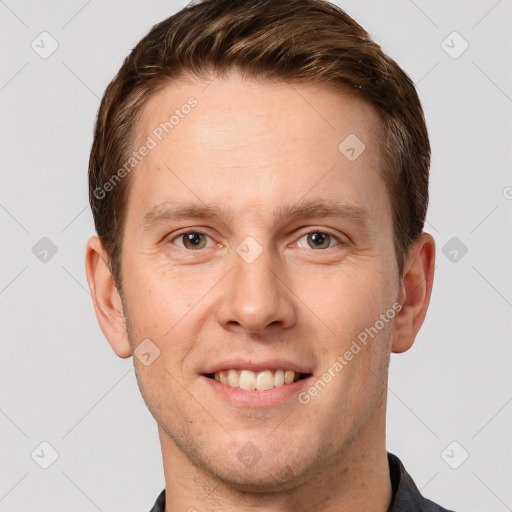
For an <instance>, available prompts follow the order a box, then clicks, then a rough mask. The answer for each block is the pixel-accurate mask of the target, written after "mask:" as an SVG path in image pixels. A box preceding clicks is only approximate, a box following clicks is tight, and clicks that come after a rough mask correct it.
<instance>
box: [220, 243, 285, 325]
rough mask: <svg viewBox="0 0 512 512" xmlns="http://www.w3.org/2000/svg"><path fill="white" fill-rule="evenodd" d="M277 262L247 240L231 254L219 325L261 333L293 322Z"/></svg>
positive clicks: (272, 256)
mask: <svg viewBox="0 0 512 512" xmlns="http://www.w3.org/2000/svg"><path fill="white" fill-rule="evenodd" d="M279 266H280V265H279V262H278V261H277V257H276V256H275V255H274V254H273V253H272V251H271V249H270V248H267V247H265V248H264V247H263V246H262V245H260V244H259V243H258V242H257V241H256V240H255V239H254V238H251V237H248V238H247V239H245V240H244V241H242V243H240V244H239V245H238V247H237V248H236V254H235V253H234V254H233V267H234V268H233V271H232V272H230V273H229V278H230V280H231V283H230V286H229V292H228V293H227V294H225V295H224V297H223V304H222V306H221V308H220V312H219V315H220V316H219V321H220V322H222V323H223V324H224V325H234V324H239V325H240V326H242V327H244V328H245V329H246V330H247V331H249V332H261V331H263V330H264V329H265V328H266V327H267V326H269V325H270V324H275V323H279V324H281V325H282V326H283V327H287V326H290V325H291V324H292V323H293V322H294V321H295V310H294V305H293V301H292V297H291V294H290V291H289V290H288V288H287V287H286V286H285V285H284V283H283V280H282V278H280V277H279V271H278V270H276V269H279Z"/></svg>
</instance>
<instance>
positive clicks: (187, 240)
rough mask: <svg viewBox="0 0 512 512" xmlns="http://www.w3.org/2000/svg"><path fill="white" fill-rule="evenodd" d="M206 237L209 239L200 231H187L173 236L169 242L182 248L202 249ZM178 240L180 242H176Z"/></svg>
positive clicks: (206, 240) (205, 242) (207, 237)
mask: <svg viewBox="0 0 512 512" xmlns="http://www.w3.org/2000/svg"><path fill="white" fill-rule="evenodd" d="M208 239H210V240H211V238H210V237H209V236H208V235H206V234H205V233H201V232H200V231H188V232H186V233H181V234H179V235H178V236H176V237H174V238H173V239H172V240H171V243H173V244H175V245H177V246H178V247H181V248H183V249H189V250H192V251H195V250H197V249H204V248H205V247H206V244H207V243H208ZM178 241H180V242H181V244H179V243H177V242H178Z"/></svg>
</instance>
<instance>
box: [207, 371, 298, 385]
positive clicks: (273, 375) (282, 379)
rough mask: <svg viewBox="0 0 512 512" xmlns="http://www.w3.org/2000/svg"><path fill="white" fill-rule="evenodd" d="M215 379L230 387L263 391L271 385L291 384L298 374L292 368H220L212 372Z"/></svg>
mask: <svg viewBox="0 0 512 512" xmlns="http://www.w3.org/2000/svg"><path fill="white" fill-rule="evenodd" d="M214 378H215V380H216V381H220V382H221V384H226V385H227V386H230V387H232V388H240V389H246V390H251V389H257V390H259V391H265V390H267V389H272V388H273V387H276V388H278V387H281V386H283V385H285V384H291V383H292V382H294V381H295V380H298V378H299V374H298V373H297V374H295V372H294V371H293V370H262V371H260V372H253V371H251V370H236V369H233V368H231V369H229V370H221V371H220V372H216V373H215V374H214Z"/></svg>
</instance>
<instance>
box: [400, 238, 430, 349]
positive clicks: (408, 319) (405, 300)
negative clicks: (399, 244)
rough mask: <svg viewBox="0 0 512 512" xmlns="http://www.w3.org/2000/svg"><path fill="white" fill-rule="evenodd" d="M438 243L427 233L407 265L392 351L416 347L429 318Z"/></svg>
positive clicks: (410, 254)
mask: <svg viewBox="0 0 512 512" xmlns="http://www.w3.org/2000/svg"><path fill="white" fill-rule="evenodd" d="M434 266H435V241H434V238H433V237H432V235H430V234H428V233H423V234H422V235H421V236H420V237H419V238H418V239H417V240H416V241H415V242H414V244H413V246H412V247H411V250H410V251H409V255H408V258H407V262H406V264H405V270H404V276H403V280H402V287H401V290H400V300H401V301H400V303H401V304H402V309H401V310H400V313H399V314H398V315H397V317H396V319H395V325H394V333H393V343H392V346H391V351H392V352H395V353H400V352H405V351H406V350H409V349H410V348H411V347H412V344H413V343H414V340H415V338H416V335H417V334H418V331H419V330H420V328H421V326H422V324H423V321H424V319H425V315H426V314H427V309H428V305H429V303H430V296H431V293H432V285H433V281H434Z"/></svg>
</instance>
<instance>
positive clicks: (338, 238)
mask: <svg viewBox="0 0 512 512" xmlns="http://www.w3.org/2000/svg"><path fill="white" fill-rule="evenodd" d="M313 233H321V234H324V235H329V236H330V237H331V241H332V240H335V241H337V242H339V243H338V244H336V245H334V246H331V247H327V248H325V249H314V248H312V247H300V249H308V250H312V251H328V250H329V249H334V248H335V247H338V246H344V245H345V244H344V242H343V241H342V240H341V239H340V237H338V236H336V235H335V234H333V233H331V232H330V231H324V230H320V229H313V230H310V231H306V232H303V233H301V235H300V237H299V238H298V239H297V242H298V241H299V240H301V239H302V238H304V237H305V236H307V235H310V234H313ZM189 234H201V235H205V236H207V237H208V238H210V240H211V239H212V237H211V236H209V235H208V234H207V233H205V232H204V231H199V230H188V231H182V232H181V233H178V234H177V235H175V236H174V237H172V238H171V239H170V240H169V243H171V244H172V245H175V244H174V241H175V240H178V239H182V237H183V236H185V235H189ZM176 247H178V248H179V249H182V250H184V251H187V252H199V251H201V250H202V249H207V248H208V247H203V248H202V249H196V250H194V249H187V248H186V247H180V246H176Z"/></svg>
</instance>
